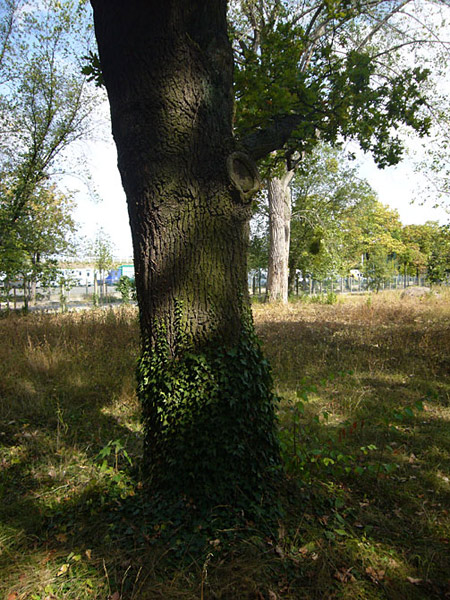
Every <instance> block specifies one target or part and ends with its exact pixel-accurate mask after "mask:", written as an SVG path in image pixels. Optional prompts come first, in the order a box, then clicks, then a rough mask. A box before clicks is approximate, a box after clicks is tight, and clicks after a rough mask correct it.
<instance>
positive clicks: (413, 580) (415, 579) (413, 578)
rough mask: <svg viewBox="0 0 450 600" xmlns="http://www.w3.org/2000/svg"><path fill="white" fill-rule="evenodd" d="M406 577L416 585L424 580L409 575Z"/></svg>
mask: <svg viewBox="0 0 450 600" xmlns="http://www.w3.org/2000/svg"><path fill="white" fill-rule="evenodd" d="M406 579H407V580H408V581H409V583H413V584H414V585H418V584H419V583H422V581H423V579H418V578H416V577H407V578H406Z"/></svg>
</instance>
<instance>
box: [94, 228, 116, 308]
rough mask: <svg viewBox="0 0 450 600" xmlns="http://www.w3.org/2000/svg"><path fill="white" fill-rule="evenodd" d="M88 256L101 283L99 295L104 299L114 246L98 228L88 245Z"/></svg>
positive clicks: (101, 229) (95, 284)
mask: <svg viewBox="0 0 450 600" xmlns="http://www.w3.org/2000/svg"><path fill="white" fill-rule="evenodd" d="M88 254H89V255H90V257H91V258H92V259H93V261H94V265H95V269H96V270H97V271H98V276H99V279H100V282H101V295H102V296H103V298H105V297H106V281H105V280H106V276H107V274H108V271H109V270H110V269H111V267H112V266H113V264H114V257H113V254H114V245H113V242H112V240H111V238H110V236H109V235H108V234H107V233H106V232H105V230H104V229H103V228H102V227H100V229H99V230H98V231H97V233H96V235H95V239H94V240H93V241H92V242H90V243H88ZM95 294H97V273H96V272H94V295H95Z"/></svg>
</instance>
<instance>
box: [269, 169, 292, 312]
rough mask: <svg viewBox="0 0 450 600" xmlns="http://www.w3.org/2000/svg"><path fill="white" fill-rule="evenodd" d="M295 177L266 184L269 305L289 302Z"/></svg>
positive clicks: (288, 175)
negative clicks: (292, 206) (292, 194)
mask: <svg viewBox="0 0 450 600" xmlns="http://www.w3.org/2000/svg"><path fill="white" fill-rule="evenodd" d="M293 175H294V172H293V171H286V173H285V174H284V175H283V177H280V178H279V177H274V178H272V179H270V180H269V181H268V183H267V190H268V197H269V271H268V276H267V299H268V301H269V302H279V301H281V302H287V301H288V291H289V289H288V280H289V245H290V237H291V189H290V187H289V184H290V182H291V180H292V177H293Z"/></svg>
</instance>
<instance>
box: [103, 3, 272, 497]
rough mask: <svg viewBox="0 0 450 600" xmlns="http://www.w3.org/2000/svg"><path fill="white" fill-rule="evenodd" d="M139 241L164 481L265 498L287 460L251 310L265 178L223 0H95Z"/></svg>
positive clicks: (158, 467)
mask: <svg viewBox="0 0 450 600" xmlns="http://www.w3.org/2000/svg"><path fill="white" fill-rule="evenodd" d="M91 3H92V6H93V8H94V20H95V31H96V37H97V42H98V47H99V56H100V61H101V66H102V74H103V78H104V82H105V86H106V89H107V92H108V98H109V103H110V109H111V121H112V130H113V135H114V139H115V142H116V146H117V151H118V166H119V170H120V173H121V177H122V183H123V186H124V189H125V192H126V196H127V202H128V210H129V217H130V224H131V230H132V237H133V246H134V261H135V273H136V289H137V298H138V303H139V313H140V325H141V337H142V346H143V354H142V360H141V365H140V369H139V376H138V379H139V381H138V385H139V393H140V397H141V400H142V403H143V413H144V424H145V449H144V464H145V468H146V472H147V474H148V477H149V480H150V482H151V486H152V490H153V491H155V490H156V491H160V492H164V493H165V494H167V493H172V495H176V494H187V495H190V496H191V497H194V498H195V499H196V502H199V501H206V502H209V503H214V502H228V501H229V502H234V501H235V500H236V498H237V496H238V495H239V494H241V495H242V494H243V495H244V496H246V497H249V496H253V499H251V501H258V502H259V501H260V499H261V496H262V495H264V494H265V492H266V484H265V483H264V482H266V481H269V479H271V476H269V475H268V474H269V472H270V471H271V470H273V467H275V466H276V465H277V464H278V448H277V444H276V441H275V436H274V412H273V396H272V394H271V391H270V389H271V383H270V377H269V376H268V374H267V369H266V365H265V362H264V359H263V357H262V355H261V354H260V351H259V348H258V345H257V343H256V342H255V340H254V338H253V337H252V333H251V324H250V322H249V318H250V317H249V301H248V290H247V269H246V250H247V240H248V221H249V218H250V213H251V206H250V201H251V197H252V195H253V194H254V192H255V191H256V190H257V189H258V187H259V179H258V174H257V171H256V167H255V166H254V163H253V161H252V159H251V158H250V156H249V155H248V154H245V153H243V152H240V151H239V148H237V147H236V143H235V140H234V138H233V135H232V112H233V91H232V74H233V58H232V50H231V46H230V43H229V40H228V37H227V24H226V0H208V2H204V1H197V2H196V1H193V0H166V1H165V2H161V1H157V0H146V1H145V2H144V1H143V0H131V1H128V2H123V0H91Z"/></svg>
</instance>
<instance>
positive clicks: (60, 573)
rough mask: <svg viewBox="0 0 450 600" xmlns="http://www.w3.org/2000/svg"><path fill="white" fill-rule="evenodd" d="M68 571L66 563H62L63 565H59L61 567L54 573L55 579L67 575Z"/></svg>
mask: <svg viewBox="0 0 450 600" xmlns="http://www.w3.org/2000/svg"><path fill="white" fill-rule="evenodd" d="M68 570H69V565H68V564H67V563H64V564H63V565H61V567H60V568H59V571H58V572H57V573H56V577H60V576H61V575H64V573H67V571H68Z"/></svg>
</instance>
